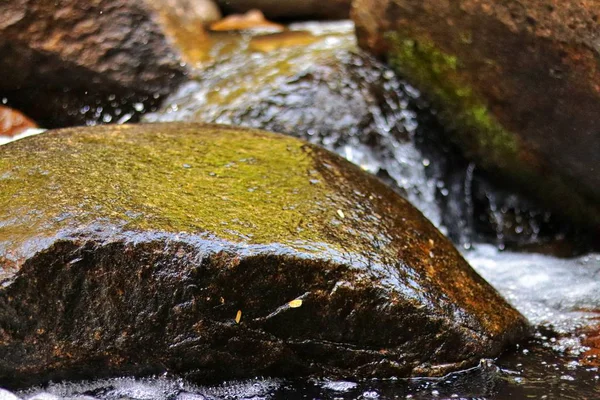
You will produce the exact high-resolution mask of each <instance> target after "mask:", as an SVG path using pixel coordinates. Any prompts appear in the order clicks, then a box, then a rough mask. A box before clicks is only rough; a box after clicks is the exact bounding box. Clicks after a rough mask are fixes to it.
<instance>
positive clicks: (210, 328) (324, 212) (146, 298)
mask: <svg viewBox="0 0 600 400" xmlns="http://www.w3.org/2000/svg"><path fill="white" fill-rule="evenodd" d="M527 332H528V328H527V323H526V322H525V320H524V318H523V317H522V316H521V315H520V314H519V313H518V312H517V311H515V310H514V309H513V308H512V307H511V306H509V305H508V304H507V303H506V302H505V301H504V299H502V297H500V295H499V294H498V293H497V292H496V291H495V290H494V289H493V288H492V287H490V286H489V284H487V283H486V282H485V281H484V280H483V279H482V278H481V277H480V276H479V275H477V274H476V273H475V272H474V271H473V270H472V269H471V268H470V267H469V265H468V264H467V263H466V261H465V260H464V259H463V258H462V257H461V256H460V254H459V253H458V252H457V251H456V249H455V248H454V247H453V246H452V244H451V243H450V242H449V241H448V240H447V239H446V238H445V237H444V236H443V235H442V234H441V233H439V232H438V231H437V230H436V229H435V228H434V227H433V226H432V224H431V223H430V222H429V221H427V220H426V219H425V218H424V217H423V216H422V215H421V214H420V213H419V212H418V211H417V210H416V209H415V208H414V207H412V206H411V205H410V204H409V203H408V202H407V201H405V200H404V199H402V198H401V197H399V196H398V195H397V194H395V193H394V192H392V191H391V190H390V189H388V188H387V187H386V186H385V185H383V184H382V183H381V182H380V181H378V180H377V179H376V178H374V177H372V176H370V175H368V174H366V173H364V172H363V171H361V170H360V169H359V168H357V167H355V166H353V165H352V164H350V163H348V162H347V161H345V160H343V159H342V158H340V157H338V156H336V155H333V154H332V153H329V152H327V151H325V150H323V149H321V148H319V147H316V146H313V145H311V144H308V143H306V142H303V141H301V140H298V139H294V138H291V137H286V136H282V135H277V134H273V133H268V132H264V131H257V130H248V129H241V128H232V127H224V126H217V125H200V124H154V125H131V126H103V127H94V128H73V129H65V130H57V131H49V132H47V133H45V134H42V135H39V136H36V137H31V138H27V139H23V140H20V141H17V142H13V143H10V144H7V145H5V146H2V147H0V386H5V387H6V386H8V387H15V386H20V385H26V384H32V383H36V382H40V381H43V380H47V379H61V378H68V379H76V378H86V377H92V376H94V377H99V376H106V375H115V374H126V373H127V374H144V373H157V372H161V371H170V372H174V373H182V374H188V376H189V377H191V378H196V379H199V380H217V379H227V378H244V377H252V376H257V375H272V376H297V375H311V374H318V375H321V376H322V375H327V376H332V377H354V378H362V377H369V376H380V377H384V376H398V377H403V376H415V375H428V376H437V375H443V374H445V373H447V372H450V371H454V370H457V369H461V368H466V367H469V366H473V365H475V364H477V363H478V361H479V359H480V358H481V357H494V356H497V355H498V354H499V353H500V352H501V351H502V350H503V349H504V348H505V346H507V345H508V344H510V343H514V342H516V341H517V340H519V339H522V338H523V337H524V336H525V335H526V334H527Z"/></svg>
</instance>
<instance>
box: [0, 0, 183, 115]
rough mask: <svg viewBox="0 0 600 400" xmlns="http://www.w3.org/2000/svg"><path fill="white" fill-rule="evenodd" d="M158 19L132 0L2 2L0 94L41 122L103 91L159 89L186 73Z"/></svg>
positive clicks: (119, 94) (124, 93) (148, 94)
mask: <svg viewBox="0 0 600 400" xmlns="http://www.w3.org/2000/svg"><path fill="white" fill-rule="evenodd" d="M57 4H59V6H57ZM158 21H159V18H158V16H157V15H156V12H154V11H150V8H148V7H147V6H146V5H145V3H144V2H140V1H134V0H98V1H93V2H90V1H84V0H64V1H61V2H60V3H57V2H56V1H54V0H35V1H31V0H9V1H3V2H2V3H0V74H1V75H2V77H3V78H2V80H0V93H2V95H4V96H5V97H7V98H9V100H10V101H11V102H12V103H13V104H16V105H18V106H19V108H21V109H23V110H24V111H25V112H26V113H27V114H28V115H30V116H31V117H32V118H34V119H36V120H38V121H40V122H47V123H46V124H44V125H46V126H56V125H57V123H56V120H59V121H60V122H61V123H65V124H69V123H71V124H73V123H80V122H81V118H82V117H81V116H82V114H83V113H80V109H82V108H83V107H84V106H86V105H88V106H89V105H95V102H96V101H104V102H105V103H108V104H110V101H107V99H106V98H107V97H112V100H113V101H114V100H115V98H117V99H120V98H125V97H132V96H135V97H138V98H139V99H145V98H148V99H152V98H153V97H154V96H160V95H164V94H166V93H168V92H169V91H170V89H172V88H173V87H174V86H175V85H176V84H178V83H179V82H180V81H181V79H182V77H183V72H184V71H183V68H182V67H181V65H180V63H181V59H180V55H179V54H178V51H177V50H176V49H175V48H174V47H173V46H172V43H171V42H169V40H168V39H167V38H166V37H165V34H164V32H163V29H162V28H161V25H160V24H159V23H158ZM63 121H64V122H63Z"/></svg>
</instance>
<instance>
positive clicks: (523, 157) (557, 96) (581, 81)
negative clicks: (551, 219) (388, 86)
mask: <svg viewBox="0 0 600 400" xmlns="http://www.w3.org/2000/svg"><path fill="white" fill-rule="evenodd" d="M353 7H354V8H353V18H354V20H355V22H356V24H357V28H356V29H357V34H358V38H359V42H360V44H361V45H362V46H363V47H364V48H367V49H369V50H371V51H372V52H374V53H375V54H377V55H380V56H383V57H385V58H386V59H387V60H388V61H389V62H390V63H391V64H392V65H393V66H394V67H395V69H396V70H397V71H398V72H400V73H401V74H403V75H404V76H406V77H407V78H408V79H409V80H410V81H411V82H412V83H414V84H415V85H416V86H418V87H419V88H420V89H422V90H423V91H424V92H425V93H426V94H427V95H428V97H429V98H430V99H432V100H433V101H434V103H436V105H437V106H438V107H439V108H440V110H441V117H442V119H443V120H444V121H445V122H446V123H447V124H448V125H450V126H452V127H453V128H455V133H454V139H455V142H457V143H459V144H460V145H461V147H462V149H463V150H464V152H465V153H466V154H467V155H468V156H469V157H471V158H473V159H475V160H477V161H478V163H479V164H481V165H482V166H484V167H485V168H487V169H488V170H492V171H496V172H497V173H499V174H500V175H501V176H503V177H505V178H507V179H510V180H512V181H514V182H515V183H517V184H520V185H521V187H523V188H525V189H527V190H529V191H530V192H531V193H534V194H535V195H536V196H537V197H538V198H539V199H541V200H544V201H546V203H547V204H549V205H551V206H552V207H554V209H555V210H557V211H559V212H562V213H563V214H564V215H566V216H568V217H570V218H571V219H572V220H575V221H577V222H578V223H580V224H584V225H587V226H590V227H592V228H594V229H600V174H599V173H598V154H599V152H600V131H599V130H598V126H600V112H599V111H600V62H599V60H600V44H599V43H600V42H599V40H598V37H599V36H598V32H599V30H598V26H599V22H598V18H599V15H600V4H599V3H598V1H596V0H592V1H579V2H564V1H558V0H549V1H536V0H515V1H503V2H497V1H492V0H458V1H454V2H449V1H441V2H439V1H432V0H430V1H420V0H384V1H373V0H357V1H356V2H355V3H354V6H353Z"/></svg>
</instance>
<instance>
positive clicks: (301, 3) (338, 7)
mask: <svg viewBox="0 0 600 400" xmlns="http://www.w3.org/2000/svg"><path fill="white" fill-rule="evenodd" d="M217 3H218V4H219V6H220V7H221V9H222V10H223V12H224V13H226V14H231V13H238V14H239V13H245V12H247V11H249V10H252V9H258V10H261V11H262V12H263V13H264V14H265V15H266V16H267V18H269V19H272V20H294V21H302V20H309V19H347V18H348V16H349V12H350V4H351V0H322V1H319V0H285V1H282V0H217Z"/></svg>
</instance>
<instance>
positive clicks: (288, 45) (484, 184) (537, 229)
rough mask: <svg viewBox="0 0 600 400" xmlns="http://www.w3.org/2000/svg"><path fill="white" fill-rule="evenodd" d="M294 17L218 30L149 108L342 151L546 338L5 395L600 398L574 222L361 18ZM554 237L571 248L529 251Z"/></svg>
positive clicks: (587, 286) (592, 283)
mask: <svg viewBox="0 0 600 400" xmlns="http://www.w3.org/2000/svg"><path fill="white" fill-rule="evenodd" d="M291 28H292V31H293V32H296V33H290V32H287V33H285V34H279V35H268V36H260V37H257V36H256V35H239V34H220V35H217V36H214V37H213V43H212V47H211V48H210V49H209V50H207V54H206V55H205V57H203V63H204V65H203V66H202V67H203V71H202V74H201V75H200V74H199V76H198V77H196V78H195V79H192V80H190V82H188V83H187V84H185V85H183V86H182V87H181V88H180V90H179V91H178V92H177V93H175V94H174V95H173V96H172V97H171V98H170V99H168V100H167V101H166V103H165V105H164V106H163V108H162V109H161V110H159V111H158V112H156V113H152V114H147V115H146V116H145V120H146V121H148V122H157V121H172V120H185V121H202V122H218V123H232V124H239V125H246V126H252V127H259V128H264V129H270V130H274V131H279V132H283V133H287V134H291V135H295V136H299V137H303V138H305V139H307V140H309V141H312V142H315V143H319V144H321V145H323V146H325V147H327V148H329V149H331V150H333V151H335V152H337V153H339V154H341V155H342V156H344V157H346V158H347V159H348V160H350V161H352V162H354V163H356V164H357V165H360V166H361V167H362V168H364V169H365V170H367V171H369V172H371V173H373V174H376V175H378V176H379V177H380V178H381V179H382V180H384V181H386V182H387V183H388V184H389V185H391V186H392V187H393V188H394V189H395V190H397V191H398V192H399V193H401V194H402V195H404V196H405V197H407V198H408V199H409V200H410V201H411V202H412V203H413V204H415V205H416V206H417V207H418V208H419V209H421V210H422V212H423V213H424V214H425V215H426V216H427V217H428V218H429V219H431V220H432V221H433V222H434V223H435V224H436V225H437V226H438V227H439V228H440V229H442V230H443V231H444V232H446V233H447V234H448V235H449V236H450V237H451V238H452V239H453V240H454V241H455V243H457V245H459V246H461V248H462V249H463V252H464V255H465V257H466V258H467V259H468V260H469V262H470V263H471V265H472V266H473V267H474V268H475V269H476V270H477V271H478V272H479V273H480V274H481V275H482V276H483V277H485V278H486V279H487V280H488V281H489V282H490V283H491V284H492V285H493V286H494V287H496V288H497V290H499V291H500V292H501V293H502V294H503V295H504V296H505V297H506V298H507V299H508V300H509V301H510V302H511V303H512V304H513V305H514V306H515V307H517V308H518V309H519V310H520V311H521V312H522V313H523V314H524V315H525V316H526V317H527V318H528V319H529V320H530V322H531V323H532V324H533V325H534V326H535V327H536V333H535V336H534V337H533V338H532V339H531V340H530V341H528V342H527V343H524V344H521V345H520V346H518V347H516V348H514V349H510V350H509V351H507V352H506V354H505V355H503V356H502V357H500V358H499V359H497V360H482V361H481V363H480V365H479V366H478V367H475V368H472V369H470V370H468V371H463V372H460V373H455V374H452V375H449V376H447V377H444V378H440V379H412V380H403V379H388V380H368V381H330V380H328V379H326V378H323V379H310V380H295V381H289V380H276V379H269V378H257V379H254V380H250V381H244V382H228V383H224V384H223V385H221V386H217V387H206V386H200V385H197V384H195V383H194V382H189V381H186V380H184V379H182V378H180V377H175V376H156V377H147V378H132V377H122V378H115V379H107V380H95V381H90V382H74V383H57V384H49V385H47V386H45V387H40V388H30V389H28V390H25V391H21V392H16V393H10V392H7V391H0V399H14V398H19V399H58V398H73V399H75V398H76V399H139V400H142V399H144V400H145V399H164V400H184V399H185V400H187V399H198V400H200V399H209V400H216V399H254V400H258V399H399V398H400V399H404V398H414V399H429V398H473V399H476V398H477V399H480V398H489V399H492V398H493V399H508V398H534V399H555V398H556V399H598V398H600V380H599V375H600V371H599V370H598V366H599V365H600V358H598V357H599V355H600V351H598V349H597V348H596V349H594V348H593V347H594V346H593V345H594V343H593V342H594V341H593V337H596V336H598V335H599V333H598V325H600V254H597V253H593V252H587V254H584V255H578V256H576V257H574V254H575V253H574V250H575V249H576V250H578V251H579V252H580V250H581V246H579V245H577V241H578V239H580V237H578V236H577V232H575V231H574V230H572V229H571V228H569V227H568V226H565V225H563V224H560V223H559V222H558V221H557V219H556V218H555V217H554V216H553V215H552V214H551V213H549V212H548V211H546V210H543V209H541V208H540V207H537V206H536V205H535V204H534V203H533V202H531V201H529V200H527V199H525V198H523V197H521V196H518V195H516V194H514V193H513V191H512V190H511V189H510V188H508V187H504V186H502V185H501V184H499V183H498V182H495V181H494V180H493V179H492V178H490V177H488V176H487V175H486V174H485V172H484V171H481V170H480V169H479V168H478V167H477V165H475V164H471V163H469V162H467V161H466V160H464V159H463V158H462V157H461V156H460V155H459V154H458V153H457V151H456V149H455V148H454V147H453V146H452V144H451V143H449V142H448V141H447V140H446V139H445V135H444V133H445V131H444V129H443V128H442V127H441V126H439V124H438V123H437V122H436V120H435V112H433V111H431V110H430V109H429V107H428V106H427V104H426V103H424V102H423V101H422V100H421V99H420V97H419V93H418V91H417V90H415V89H414V88H412V87H411V86H410V85H407V84H406V83H404V82H402V80H400V79H399V78H397V77H396V76H395V75H394V74H393V73H392V72H391V71H389V70H388V69H386V68H385V67H384V66H383V65H381V64H380V63H378V62H377V61H376V60H373V59H372V58H370V57H369V56H366V55H364V54H361V53H360V52H358V50H357V49H356V44H355V41H354V38H353V32H352V30H353V27H352V25H351V24H349V23H333V24H329V23H328V24H302V25H296V26H292V27H291ZM583 239H584V240H582V241H583V242H587V238H583ZM573 243H575V244H576V245H575V246H573ZM584 248H585V246H584ZM507 249H512V250H507ZM549 249H550V250H551V252H552V253H559V254H561V255H569V256H570V258H558V257H557V256H555V255H554V256H551V255H544V254H536V253H531V251H532V250H538V251H540V250H543V251H544V252H545V253H548V250H549ZM515 250H519V251H520V252H519V251H515ZM523 250H527V251H529V252H530V253H525V252H523ZM594 332H595V333H594ZM599 342H600V338H598V339H596V346H597V343H599Z"/></svg>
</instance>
